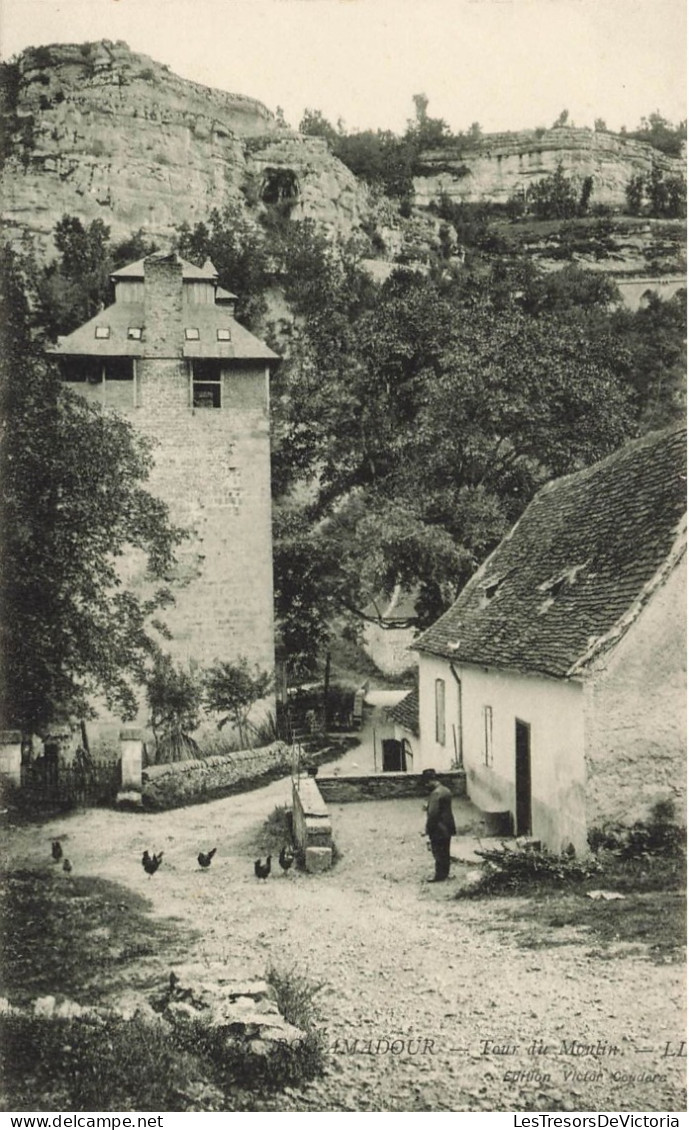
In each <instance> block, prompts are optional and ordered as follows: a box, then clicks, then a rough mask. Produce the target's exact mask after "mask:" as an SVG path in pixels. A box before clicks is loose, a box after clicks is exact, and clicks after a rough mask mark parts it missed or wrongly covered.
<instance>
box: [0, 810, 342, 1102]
mask: <svg viewBox="0 0 689 1130" xmlns="http://www.w3.org/2000/svg"><path fill="white" fill-rule="evenodd" d="M284 811H285V810H276V813H279V816H278V815H276V816H275V817H274V819H273V821H272V822H269V823H271V826H272V825H273V824H274V825H277V826H281V825H282V822H283V819H284ZM2 892H3V906H2V913H1V916H0V923H1V928H2V949H3V963H2V983H1V987H0V992H1V993H2V995H4V996H6V997H8V998H9V1000H10V1001H11V1002H12V1005H13V1006H15V1007H19V1008H24V1009H26V1008H27V1006H29V1005H30V1002H32V1001H33V1000H34V999H35V998H36V997H40V996H48V995H50V996H55V997H57V998H58V999H59V998H60V997H63V996H64V997H67V998H68V999H71V1000H75V1001H77V1002H78V1003H79V1004H81V1005H92V1006H99V1005H100V1006H102V1004H103V1003H104V1001H105V999H106V998H107V997H109V996H110V994H111V993H113V992H115V993H117V992H119V991H124V990H135V991H137V992H141V994H142V996H145V995H146V993H147V992H148V990H150V989H151V988H153V987H154V986H156V985H159V984H160V977H161V972H162V971H163V970H165V969H169V966H170V964H174V963H175V962H176V961H178V960H180V959H182V958H184V959H188V950H189V942H190V940H191V939H192V938H193V935H192V934H191V933H190V932H189V931H187V930H184V929H183V928H182V927H181V926H180V925H179V924H178V923H177V922H175V921H174V920H172V919H170V920H167V921H164V922H160V921H157V920H156V919H154V918H152V917H151V916H150V914H149V913H148V910H149V903H148V901H147V900H146V899H144V898H142V897H141V896H138V895H136V894H133V893H132V892H131V891H130V890H128V889H127V888H124V887H121V886H120V885H119V884H116V883H111V882H107V881H104V880H100V879H93V878H88V877H83V876H70V877H69V878H66V877H63V875H62V872H61V871H60V872H56V871H53V870H52V869H50V868H44V869H38V870H24V871H21V870H18V871H14V872H12V873H10V874H7V875H5V876H4V879H3V882H2ZM268 980H269V981H270V983H271V984H272V985H274V987H275V989H276V993H277V997H278V1005H279V1007H280V1010H281V1012H282V1013H283V1015H284V1016H285V1019H287V1020H288V1021H289V1022H290V1023H292V1024H295V1025H297V1026H298V1027H299V1028H301V1029H302V1030H303V1031H304V1033H305V1038H304V1039H303V1040H301V1041H299V1042H296V1043H295V1044H293V1045H277V1046H276V1047H275V1049H274V1050H273V1051H272V1052H270V1054H268V1055H267V1056H265V1057H262V1056H258V1055H256V1054H255V1053H254V1052H252V1051H251V1050H250V1049H249V1048H248V1047H247V1046H244V1045H242V1044H241V1043H238V1042H231V1043H229V1044H228V1042H227V1038H226V1033H224V1032H223V1031H222V1030H218V1029H213V1028H212V1027H211V1026H209V1025H207V1024H204V1023H203V1022H202V1021H201V1020H199V1021H198V1022H196V1023H185V1024H181V1023H180V1024H178V1025H171V1024H170V1023H168V1022H167V1021H164V1020H162V1019H161V1020H160V1021H159V1022H158V1023H155V1022H154V1023H146V1022H145V1021H144V1020H142V1019H139V1018H135V1019H134V1020H124V1019H121V1018H119V1017H117V1016H112V1017H109V1016H107V1015H103V1014H99V1016H98V1017H93V1018H92V1017H90V1016H89V1017H78V1018H72V1019H67V1018H57V1017H52V1018H46V1017H35V1016H33V1015H32V1014H31V1013H30V1012H29V1011H28V1010H27V1011H26V1012H21V1013H9V1014H6V1015H2V1016H0V1049H1V1050H0V1071H1V1074H2V1089H3V1095H4V1098H3V1100H2V1106H1V1107H0V1109H5V1110H11V1111H15V1110H16V1111H22V1110H41V1111H42V1110H51V1111H70V1110H76V1111H92V1110H102V1111H113V1110H114V1111H117V1110H140V1111H203V1110H208V1111H219V1110H232V1111H234V1110H251V1111H258V1110H262V1109H273V1107H272V1106H271V1105H270V1104H271V1103H273V1104H274V1102H276V1101H278V1100H275V1099H270V1100H266V1102H267V1103H268V1105H267V1106H264V1104H263V1100H262V1099H261V1093H263V1092H266V1093H271V1094H274V1093H275V1091H277V1090H279V1089H280V1088H282V1087H284V1086H286V1085H288V1084H296V1085H298V1084H299V1083H301V1082H303V1081H305V1080H307V1079H311V1078H313V1077H314V1076H315V1075H317V1074H319V1073H321V1072H322V1070H323V1066H324V1063H325V1056H326V1042H325V1038H324V1035H323V1033H322V1031H321V1030H320V1028H319V1027H318V1026H317V1023H316V1012H315V1006H314V1004H313V998H314V996H315V994H316V993H317V992H318V991H319V988H320V986H318V985H312V984H310V983H309V982H308V981H306V979H304V978H302V977H300V976H298V975H297V974H295V973H294V972H293V971H287V972H281V971H278V970H276V969H271V970H270V971H269V973H268Z"/></svg>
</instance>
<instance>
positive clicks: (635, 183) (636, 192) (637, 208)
mask: <svg viewBox="0 0 689 1130" xmlns="http://www.w3.org/2000/svg"><path fill="white" fill-rule="evenodd" d="M645 190H646V178H645V176H644V175H643V173H635V174H634V176H632V177H631V178H630V179H629V181H628V182H627V185H626V187H625V190H624V194H625V196H626V198H627V207H628V208H629V211H630V212H631V214H632V216H638V215H640V213H641V209H642V207H643V202H644V195H645Z"/></svg>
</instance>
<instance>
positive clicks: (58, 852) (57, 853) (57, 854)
mask: <svg viewBox="0 0 689 1130" xmlns="http://www.w3.org/2000/svg"><path fill="white" fill-rule="evenodd" d="M51 851H52V854H53V862H54V863H59V862H60V860H61V859H62V844H61V843H60V841H59V840H53V846H52V848H51Z"/></svg>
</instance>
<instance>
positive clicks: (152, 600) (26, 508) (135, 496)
mask: <svg viewBox="0 0 689 1130" xmlns="http://www.w3.org/2000/svg"><path fill="white" fill-rule="evenodd" d="M0 287H1V289H0V296H1V300H2V322H1V324H2V326H3V338H4V340H3V349H2V357H1V360H0V395H1V398H2V405H1V406H2V419H3V431H2V434H1V436H0V472H1V474H0V478H1V480H2V490H3V505H2V512H1V514H0V524H1V527H2V528H1V530H0V535H1V536H0V542H1V545H0V607H2V618H1V623H0V657H1V659H2V670H1V671H0V714H1V716H2V721H3V725H5V726H8V727H11V728H17V729H21V730H23V731H25V732H27V733H30V732H37V733H40V732H41V730H42V729H43V728H44V727H46V726H48V725H50V724H51V723H52V722H53V721H56V720H60V719H64V718H66V717H68V716H76V717H77V718H79V717H82V718H83V717H89V716H92V714H93V710H92V706H91V701H92V697H93V696H94V695H95V694H103V695H104V696H105V698H106V701H107V703H108V706H109V707H111V708H112V709H116V710H117V711H118V712H119V713H120V715H121V716H122V717H124V718H126V717H133V716H134V714H135V712H136V705H137V703H136V693H135V687H136V685H137V684H138V685H142V684H143V683H144V680H145V668H146V664H147V662H148V660H149V657H150V656H151V654H152V650H153V644H152V642H151V636H150V632H149V630H148V627H147V624H148V621H149V617H150V616H151V615H152V614H153V613H154V612H155V611H156V610H157V609H159V608H161V607H164V605H165V604H166V603H169V601H170V600H171V595H170V593H169V591H168V590H167V589H166V588H165V586H163V585H160V584H158V585H157V587H155V586H156V582H159V581H160V580H161V578H162V577H163V576H164V575H165V573H166V572H167V571H168V570H169V568H170V565H171V563H172V561H173V558H174V549H175V546H176V545H177V544H178V542H179V541H180V539H181V537H182V531H180V530H178V529H176V528H174V527H172V526H171V525H170V523H169V520H168V514H167V509H166V507H165V506H164V504H163V503H162V502H160V501H159V500H157V499H155V498H153V497H152V496H151V495H150V494H149V493H148V492H147V491H146V489H145V486H144V484H145V480H146V478H147V476H148V473H149V470H150V468H151V465H152V457H151V451H150V448H149V446H148V445H147V444H146V443H145V442H144V441H143V440H142V439H140V438H138V437H137V436H136V434H135V433H134V431H133V429H132V427H131V425H130V424H129V423H128V422H126V421H125V420H124V419H123V418H121V417H119V416H117V415H115V414H114V413H105V412H101V411H100V410H99V409H98V408H95V407H93V406H91V405H89V404H88V403H87V402H86V401H85V400H84V399H83V398H82V397H80V396H78V395H76V394H74V393H72V392H70V391H69V390H68V389H66V388H65V387H64V386H63V385H62V384H61V382H60V379H59V375H58V373H57V370H56V368H55V367H54V366H53V365H51V364H48V363H47V362H46V360H45V359H44V356H43V352H42V349H41V342H40V340H39V339H36V338H35V337H34V336H32V334H31V332H30V330H29V309H28V305H27V300H26V296H25V293H24V288H23V280H22V276H21V273H20V265H19V263H18V260H17V257H16V256H15V255H14V254H13V253H12V252H11V251H10V250H9V249H7V250H6V251H5V257H4V269H3V272H2V275H1V282H0ZM129 549H132V550H134V551H139V552H140V553H141V555H142V557H143V559H144V560H145V561H146V562H147V564H148V570H149V576H150V579H151V582H152V589H153V591H152V594H151V596H150V597H149V598H147V599H144V598H140V597H138V596H136V595H135V594H134V593H133V592H132V591H130V590H129V589H128V588H127V587H126V586H125V585H124V584H123V582H122V580H121V578H120V575H119V573H118V558H120V557H121V556H122V555H123V554H124V553H125V552H127V551H128V550H129Z"/></svg>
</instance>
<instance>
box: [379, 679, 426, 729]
mask: <svg viewBox="0 0 689 1130" xmlns="http://www.w3.org/2000/svg"><path fill="white" fill-rule="evenodd" d="M385 713H386V715H387V717H388V718H389V719H390V721H391V722H396V723H397V724H398V726H403V727H404V729H405V730H409V731H410V732H411V733H412V734H414V735H415V736H416V737H417V738H418V736H419V688H418V687H415V688H414V690H413V691H410V692H409V694H408V695H405V696H404V698H403V699H400V701H399V702H397V703H395V705H394V706H389V707H388V708H387V710H386V711H385Z"/></svg>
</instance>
